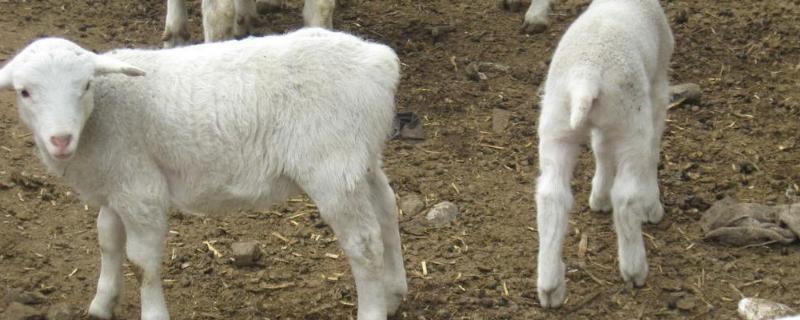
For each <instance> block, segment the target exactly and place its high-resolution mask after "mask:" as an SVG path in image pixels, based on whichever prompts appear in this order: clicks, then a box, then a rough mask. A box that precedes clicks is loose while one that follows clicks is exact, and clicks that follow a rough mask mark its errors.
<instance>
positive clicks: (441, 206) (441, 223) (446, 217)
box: [425, 201, 458, 228]
mask: <svg viewBox="0 0 800 320" xmlns="http://www.w3.org/2000/svg"><path fill="white" fill-rule="evenodd" d="M457 216H458V207H457V206H456V205H455V204H454V203H452V202H450V201H443V202H440V203H437V204H436V205H435V206H433V208H431V209H430V210H428V213H427V214H426V215H425V223H426V224H427V225H428V226H431V227H434V228H441V227H445V226H447V225H449V224H450V222H451V221H453V220H455V218H456V217H457Z"/></svg>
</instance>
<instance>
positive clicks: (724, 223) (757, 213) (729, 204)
mask: <svg viewBox="0 0 800 320" xmlns="http://www.w3.org/2000/svg"><path fill="white" fill-rule="evenodd" d="M700 226H701V228H702V229H703V231H704V232H705V237H704V238H705V239H706V240H716V241H719V242H722V243H727V244H732V245H748V244H761V243H765V242H777V243H782V244H789V243H792V242H794V241H795V240H797V239H798V237H800V203H798V204H794V205H778V206H767V205H762V204H757V203H738V202H736V201H735V200H733V199H730V198H725V199H722V200H720V201H717V202H716V203H714V206H712V207H711V209H709V210H708V211H706V213H705V214H703V217H702V218H701V219H700Z"/></svg>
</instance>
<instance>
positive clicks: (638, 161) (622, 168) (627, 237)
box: [611, 132, 663, 286]
mask: <svg viewBox="0 0 800 320" xmlns="http://www.w3.org/2000/svg"><path fill="white" fill-rule="evenodd" d="M649 134H652V132H648V134H645V135H644V136H641V132H636V133H628V134H626V136H623V137H619V139H618V140H615V149H616V158H617V159H618V163H617V176H616V179H615V181H614V186H613V187H612V189H611V201H612V203H613V206H614V209H613V210H614V227H615V229H616V231H617V244H618V254H619V267H620V273H621V275H622V278H623V279H624V280H625V281H627V282H633V284H634V285H636V286H642V285H644V282H645V279H646V278H647V272H648V266H647V256H646V252H645V246H644V239H643V238H642V227H641V224H642V222H644V221H647V220H648V219H649V217H651V216H652V215H653V212H654V211H658V210H663V209H661V203H660V201H659V197H658V183H657V174H656V168H655V167H654V164H655V162H654V161H652V159H650V157H651V156H652V149H651V147H652V145H651V140H650V137H649ZM662 212H663V211H662Z"/></svg>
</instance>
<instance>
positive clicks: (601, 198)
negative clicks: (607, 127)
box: [589, 130, 616, 212]
mask: <svg viewBox="0 0 800 320" xmlns="http://www.w3.org/2000/svg"><path fill="white" fill-rule="evenodd" d="M610 143H611V142H610V141H609V140H608V138H607V137H606V135H605V133H604V132H602V131H601V130H593V131H592V152H593V153H594V159H595V164H594V165H595V173H594V177H593V178H592V193H591V195H590V196H589V208H590V209H591V210H592V211H600V212H609V211H611V186H612V185H613V184H614V176H615V175H616V160H615V159H614V150H613V149H612V148H611V145H610Z"/></svg>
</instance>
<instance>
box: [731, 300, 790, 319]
mask: <svg viewBox="0 0 800 320" xmlns="http://www.w3.org/2000/svg"><path fill="white" fill-rule="evenodd" d="M794 314H795V311H794V310H792V308H789V307H788V306H786V305H784V304H780V303H777V302H773V301H770V300H767V299H759V298H744V299H742V300H741V301H739V315H740V316H741V317H742V318H743V319H745V320H767V319H777V318H780V317H786V316H791V315H794Z"/></svg>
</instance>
